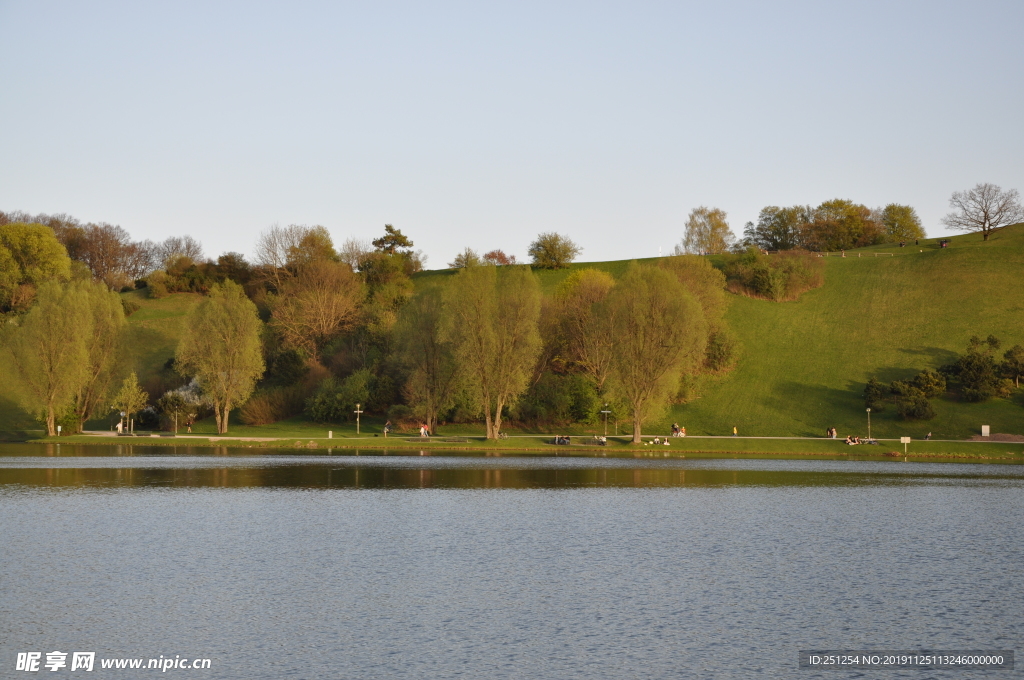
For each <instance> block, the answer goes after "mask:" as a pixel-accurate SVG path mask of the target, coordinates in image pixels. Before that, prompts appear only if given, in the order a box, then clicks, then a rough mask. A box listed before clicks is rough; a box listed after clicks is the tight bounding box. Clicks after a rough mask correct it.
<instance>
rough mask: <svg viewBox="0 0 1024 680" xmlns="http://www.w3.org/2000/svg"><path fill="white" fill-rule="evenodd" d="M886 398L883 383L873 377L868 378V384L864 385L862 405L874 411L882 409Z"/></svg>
mask: <svg viewBox="0 0 1024 680" xmlns="http://www.w3.org/2000/svg"><path fill="white" fill-rule="evenodd" d="M887 399H888V395H887V394H886V389H885V385H883V384H882V383H880V382H878V380H877V379H875V378H872V379H871V380H868V384H867V385H866V386H865V387H864V406H866V407H867V408H869V409H871V410H872V411H875V412H876V413H877V412H880V411H884V410H885V402H886V400H887Z"/></svg>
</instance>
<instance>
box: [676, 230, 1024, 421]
mask: <svg viewBox="0 0 1024 680" xmlns="http://www.w3.org/2000/svg"><path fill="white" fill-rule="evenodd" d="M920 251H923V252H920ZM875 253H894V254H895V255H894V256H892V257H887V256H875ZM857 255H858V252H857V251H852V252H848V253H847V256H846V257H845V258H839V257H829V258H828V259H827V267H826V278H825V285H824V286H823V287H822V288H820V289H818V290H814V291H811V292H809V293H807V294H805V295H804V296H803V297H802V298H801V299H800V300H798V301H796V302H787V303H771V302H765V301H761V300H754V299H750V298H745V297H735V298H733V302H732V304H731V307H730V310H729V312H728V316H727V318H728V321H729V323H730V325H731V326H732V328H733V329H734V330H735V331H736V333H737V335H738V336H739V338H740V340H741V342H742V343H743V346H744V349H743V354H742V358H741V360H740V362H739V364H738V366H737V368H736V370H735V371H734V372H733V373H731V374H730V375H729V376H727V377H725V378H724V379H722V380H720V381H719V382H718V383H717V384H714V385H710V386H708V387H707V389H706V391H705V394H704V395H703V396H702V397H701V398H700V399H697V400H695V401H693V402H691V403H689V404H687V405H685V406H683V407H681V408H677V409H676V410H675V412H674V413H673V414H672V417H673V418H674V419H677V420H680V422H683V421H685V423H686V425H687V427H688V428H689V431H691V432H693V433H695V434H697V433H707V434H725V433H727V432H731V431H732V427H733V426H736V427H738V428H739V429H740V432H742V433H744V434H760V435H820V434H822V433H823V432H824V430H825V428H827V427H828V426H830V425H834V426H836V427H838V428H839V431H840V432H842V433H847V432H853V433H856V434H865V433H866V429H867V428H866V413H865V410H864V401H863V398H862V393H863V389H864V384H865V383H866V381H867V380H868V379H869V378H871V377H876V378H878V379H879V380H881V381H883V382H889V381H892V380H896V379H901V378H906V377H910V376H912V375H914V374H916V373H917V372H919V371H921V370H922V369H925V368H938V367H939V366H941V365H943V364H947V363H950V362H951V361H952V360H953V359H954V355H955V353H958V352H963V351H964V348H965V347H966V345H967V340H968V338H970V336H972V335H980V336H982V337H986V336H988V335H989V334H992V335H995V336H996V337H998V338H1000V339H1001V340H1002V341H1003V343H1004V347H1008V346H1009V345H1013V344H1017V343H1021V344H1024V286H1021V275H1022V273H1024V225H1018V226H1016V227H1013V228H1011V229H1006V230H1003V231H1000V232H997V233H996V234H995V235H993V236H992V238H991V239H990V240H989V241H988V242H987V243H986V242H983V241H982V240H981V238H980V237H979V236H973V235H972V236H969V237H968V236H964V237H957V238H954V239H953V244H952V245H951V246H950V247H949V248H945V249H940V248H939V247H938V245H937V242H936V241H935V240H929V241H923V242H922V245H921V246H919V247H913V246H912V247H907V248H903V249H900V248H898V247H896V248H893V247H891V246H888V247H873V248H865V249H863V250H862V251H861V252H860V255H861V256H860V257H858V256H857ZM934 405H935V410H936V412H937V414H938V415H937V417H936V418H935V419H934V420H932V421H927V422H920V423H913V424H911V423H905V422H902V421H898V420H897V419H896V416H895V413H894V409H892V408H888V409H886V411H885V412H884V413H873V414H872V434H874V435H875V436H885V437H896V436H901V435H907V436H915V437H916V436H920V435H923V434H925V433H926V432H928V431H931V432H933V433H934V434H935V435H936V437H939V438H947V437H948V438H954V437H955V438H960V437H967V436H970V435H972V434H978V433H979V427H980V425H982V424H985V425H991V427H992V431H993V432H1012V433H1020V432H1022V431H1024V408H1022V403H1021V399H1020V394H1018V395H1017V397H1016V401H1014V400H1003V399H993V400H991V401H989V402H987V403H983V404H968V403H962V402H957V401H951V400H947V399H939V400H937V401H936V402H935V404H934Z"/></svg>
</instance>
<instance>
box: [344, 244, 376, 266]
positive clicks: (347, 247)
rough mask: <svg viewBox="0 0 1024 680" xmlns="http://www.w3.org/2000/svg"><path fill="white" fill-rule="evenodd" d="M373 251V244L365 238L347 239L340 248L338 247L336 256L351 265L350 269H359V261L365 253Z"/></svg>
mask: <svg viewBox="0 0 1024 680" xmlns="http://www.w3.org/2000/svg"><path fill="white" fill-rule="evenodd" d="M372 251H373V246H371V245H370V242H369V241H367V240H365V239H358V238H350V239H347V240H346V241H345V242H344V243H343V244H341V248H339V249H338V258H339V259H340V260H341V261H342V262H344V263H345V264H347V265H348V266H350V267H352V271H359V263H360V262H362V261H363V259H364V258H365V257H366V254H367V253H370V252H372Z"/></svg>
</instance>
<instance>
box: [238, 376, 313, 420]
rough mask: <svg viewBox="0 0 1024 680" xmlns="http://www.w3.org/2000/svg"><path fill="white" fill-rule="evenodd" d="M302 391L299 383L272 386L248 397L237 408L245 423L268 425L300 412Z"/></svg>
mask: <svg viewBox="0 0 1024 680" xmlns="http://www.w3.org/2000/svg"><path fill="white" fill-rule="evenodd" d="M303 396H304V392H303V389H302V386H301V385H291V386H289V387H272V388H269V389H265V390H260V391H258V392H256V393H255V394H253V395H252V396H251V397H249V400H248V401H247V402H245V404H243V405H242V408H241V409H240V410H239V414H238V416H239V418H241V420H242V422H243V423H245V424H246V425H268V424H270V423H276V422H277V421H279V420H284V419H285V418H291V417H292V416H297V415H299V414H300V413H302V408H303V405H304V404H303V402H304V399H303Z"/></svg>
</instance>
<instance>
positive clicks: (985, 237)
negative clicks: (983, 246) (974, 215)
mask: <svg viewBox="0 0 1024 680" xmlns="http://www.w3.org/2000/svg"><path fill="white" fill-rule="evenodd" d="M981 240H982V241H987V240H988V229H986V230H985V231H983V232H981Z"/></svg>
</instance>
